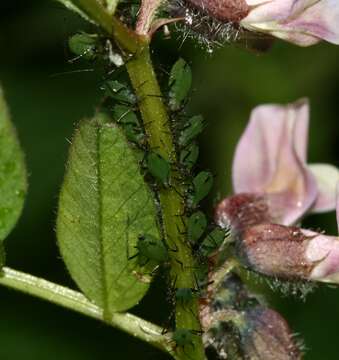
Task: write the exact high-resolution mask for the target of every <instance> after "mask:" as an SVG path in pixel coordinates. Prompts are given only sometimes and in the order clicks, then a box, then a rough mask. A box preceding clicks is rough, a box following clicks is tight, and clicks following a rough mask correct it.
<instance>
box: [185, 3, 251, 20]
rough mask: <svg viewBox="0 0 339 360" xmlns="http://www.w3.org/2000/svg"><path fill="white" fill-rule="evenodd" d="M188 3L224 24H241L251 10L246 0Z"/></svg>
mask: <svg viewBox="0 0 339 360" xmlns="http://www.w3.org/2000/svg"><path fill="white" fill-rule="evenodd" d="M187 2H189V3H190V4H192V5H193V6H196V7H198V8H199V9H201V10H202V11H204V12H206V13H208V14H209V15H210V16H212V17H214V18H216V19H218V20H220V21H224V22H239V21H241V20H242V19H244V18H245V17H246V16H247V15H248V13H249V10H250V8H249V6H248V5H247V3H246V1H245V0H187Z"/></svg>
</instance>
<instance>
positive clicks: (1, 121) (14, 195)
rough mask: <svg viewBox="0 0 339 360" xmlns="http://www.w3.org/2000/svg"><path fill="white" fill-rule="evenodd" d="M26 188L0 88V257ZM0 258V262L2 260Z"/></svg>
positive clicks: (21, 157)
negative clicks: (3, 243)
mask: <svg viewBox="0 0 339 360" xmlns="http://www.w3.org/2000/svg"><path fill="white" fill-rule="evenodd" d="M26 192H27V181H26V167H25V161H24V154H23V152H22V150H21V148H20V144H19V142H18V139H17V136H16V133H15V129H14V127H13V125H12V124H11V121H10V116H9V112H8V110H7V106H6V103H5V100H4V98H3V94H2V90H1V89H0V247H1V251H0V258H1V260H3V259H4V252H3V248H2V244H1V242H2V241H3V240H4V239H5V238H6V237H7V235H8V234H9V233H10V231H11V230H12V229H13V227H14V226H15V224H16V222H17V221H18V218H19V216H20V214H21V211H22V208H23V205H24V200H25V195H26ZM1 260H0V263H1V262H3V261H1Z"/></svg>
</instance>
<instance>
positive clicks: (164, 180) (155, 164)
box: [146, 152, 171, 186]
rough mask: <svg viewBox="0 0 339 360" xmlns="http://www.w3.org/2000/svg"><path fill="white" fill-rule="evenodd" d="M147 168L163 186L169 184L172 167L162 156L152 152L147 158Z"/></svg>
mask: <svg viewBox="0 0 339 360" xmlns="http://www.w3.org/2000/svg"><path fill="white" fill-rule="evenodd" d="M146 161H147V168H148V171H149V172H150V174H151V175H152V176H153V177H154V178H155V179H157V180H158V181H160V182H161V184H163V185H165V186H167V185H168V184H169V178H170V173H171V165H170V164H169V162H168V161H167V160H165V159H164V158H163V157H162V156H161V155H159V154H157V153H155V152H150V153H148V154H147V156H146Z"/></svg>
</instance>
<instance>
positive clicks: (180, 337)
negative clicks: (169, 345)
mask: <svg viewBox="0 0 339 360" xmlns="http://www.w3.org/2000/svg"><path fill="white" fill-rule="evenodd" d="M202 334H203V332H202V331H201V330H192V329H185V328H177V329H175V331H174V332H173V335H172V340H173V342H174V343H175V350H177V349H178V348H181V349H182V351H183V353H184V354H185V355H186V356H187V357H188V355H187V354H186V353H185V348H187V347H188V346H191V347H192V348H194V337H195V336H199V335H202Z"/></svg>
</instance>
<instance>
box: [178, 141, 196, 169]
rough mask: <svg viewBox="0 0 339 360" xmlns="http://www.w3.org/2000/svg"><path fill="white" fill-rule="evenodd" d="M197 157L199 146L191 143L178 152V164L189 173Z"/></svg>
mask: <svg viewBox="0 0 339 360" xmlns="http://www.w3.org/2000/svg"><path fill="white" fill-rule="evenodd" d="M198 157H199V146H198V145H197V144H196V143H191V144H189V145H188V146H187V147H185V148H184V149H183V150H182V151H181V152H180V164H181V165H183V166H184V167H185V168H187V169H188V170H189V171H190V170H191V169H192V168H193V166H194V165H195V164H196V162H197V160H198Z"/></svg>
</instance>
